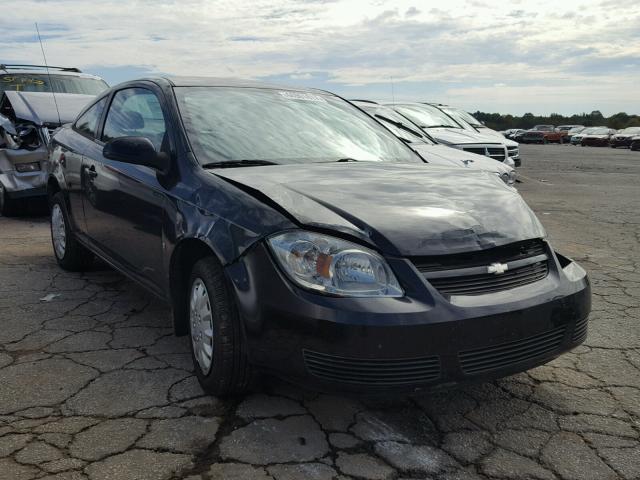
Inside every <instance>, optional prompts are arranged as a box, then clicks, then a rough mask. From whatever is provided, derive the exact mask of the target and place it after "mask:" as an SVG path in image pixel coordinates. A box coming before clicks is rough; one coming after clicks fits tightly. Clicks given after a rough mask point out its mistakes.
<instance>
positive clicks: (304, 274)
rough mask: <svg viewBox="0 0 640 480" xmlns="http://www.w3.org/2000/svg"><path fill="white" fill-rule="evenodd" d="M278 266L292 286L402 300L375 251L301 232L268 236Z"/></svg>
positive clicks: (391, 275)
mask: <svg viewBox="0 0 640 480" xmlns="http://www.w3.org/2000/svg"><path fill="white" fill-rule="evenodd" d="M268 244H269V246H270V248H271V250H272V252H273V253H274V255H275V257H276V259H277V261H278V263H279V264H280V267H282V269H283V270H284V272H285V273H286V274H287V276H288V277H289V278H290V279H291V280H292V281H293V282H294V283H296V284H298V285H300V286H302V287H305V288H309V289H311V290H315V291H318V292H322V293H326V294H330V295H336V296H341V297H402V296H403V295H404V292H403V290H402V288H401V287H400V284H399V283H398V280H397V279H396V277H395V275H394V274H393V272H392V271H391V269H390V268H389V266H388V265H387V262H386V261H385V260H384V258H382V257H381V256H380V255H378V254H377V253H376V252H374V251H372V250H369V249H368V248H365V247H362V246H360V245H357V244H355V243H351V242H347V241H345V240H341V239H339V238H335V237H330V236H328V235H321V234H319V233H313V232H307V231H303V230H299V231H290V232H285V233H281V234H278V235H275V236H273V237H270V238H269V240H268Z"/></svg>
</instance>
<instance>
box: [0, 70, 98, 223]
mask: <svg viewBox="0 0 640 480" xmlns="http://www.w3.org/2000/svg"><path fill="white" fill-rule="evenodd" d="M49 69H50V73H49V74H47V71H46V69H45V67H40V66H36V65H0V214H1V215H14V214H16V213H19V212H20V210H21V207H22V205H23V203H24V201H25V200H26V199H28V198H32V197H38V196H42V197H44V196H46V186H47V178H48V156H49V152H48V144H49V138H50V135H51V133H52V132H53V131H54V130H55V129H57V128H58V127H59V126H60V125H62V124H64V123H68V122H71V121H73V120H74V119H75V118H76V115H77V114H78V112H80V110H81V109H82V108H83V107H84V106H85V105H86V104H87V103H88V102H89V101H90V100H91V99H93V98H94V97H95V95H97V94H98V93H100V92H102V91H103V90H105V89H106V88H108V85H107V84H106V83H105V81H104V80H102V79H101V78H99V77H96V76H94V75H87V74H83V73H81V72H80V71H79V70H78V69H75V68H60V67H49ZM54 94H55V98H54Z"/></svg>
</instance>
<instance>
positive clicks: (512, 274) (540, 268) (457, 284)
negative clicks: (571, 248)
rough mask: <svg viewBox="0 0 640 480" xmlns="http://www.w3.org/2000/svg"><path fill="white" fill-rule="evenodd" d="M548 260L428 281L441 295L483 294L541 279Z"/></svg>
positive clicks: (546, 269) (546, 271)
mask: <svg viewBox="0 0 640 480" xmlns="http://www.w3.org/2000/svg"><path fill="white" fill-rule="evenodd" d="M547 263H548V262H547V261H546V260H545V261H542V262H536V263H533V264H531V265H526V266H524V267H520V268H514V269H511V270H507V271H506V272H504V273H502V274H500V275H496V274H493V273H485V274H481V275H468V276H464V277H444V278H433V279H430V280H429V282H430V283H431V285H433V286H434V287H435V288H436V289H437V290H438V291H439V292H440V293H441V294H443V295H484V294H486V293H493V292H500V291H502V290H509V289H511V288H516V287H521V286H523V285H528V284H530V283H534V282H537V281H539V280H542V279H543V278H545V277H546V276H547V274H548V273H549V267H548V264H547Z"/></svg>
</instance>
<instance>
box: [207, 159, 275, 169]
mask: <svg viewBox="0 0 640 480" xmlns="http://www.w3.org/2000/svg"><path fill="white" fill-rule="evenodd" d="M261 165H280V164H279V163H276V162H270V161H269V160H227V161H223V162H210V163H205V164H203V165H202V168H233V167H258V166H261Z"/></svg>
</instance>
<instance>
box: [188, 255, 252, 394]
mask: <svg viewBox="0 0 640 480" xmlns="http://www.w3.org/2000/svg"><path fill="white" fill-rule="evenodd" d="M187 288H188V289H189V290H188V291H187V295H186V301H187V302H188V306H187V307H188V312H189V336H190V338H191V356H192V359H193V365H194V368H195V372H196V376H197V378H198V381H199V382H200V385H201V386H202V388H203V390H205V392H207V393H210V394H212V395H218V396H224V395H232V394H239V393H242V392H244V391H246V390H247V388H248V387H249V385H250V382H251V367H250V365H249V361H248V355H247V348H246V342H245V340H244V334H243V331H242V328H241V324H240V317H239V315H238V309H237V306H236V303H235V299H234V298H233V296H232V294H231V290H230V288H229V286H228V281H227V279H226V277H225V275H224V272H223V270H222V266H221V265H220V263H219V262H218V261H217V259H216V258H215V257H206V258H203V259H201V260H199V261H198V262H196V264H195V265H194V266H193V270H192V271H191V276H190V278H189V283H188V287H187Z"/></svg>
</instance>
